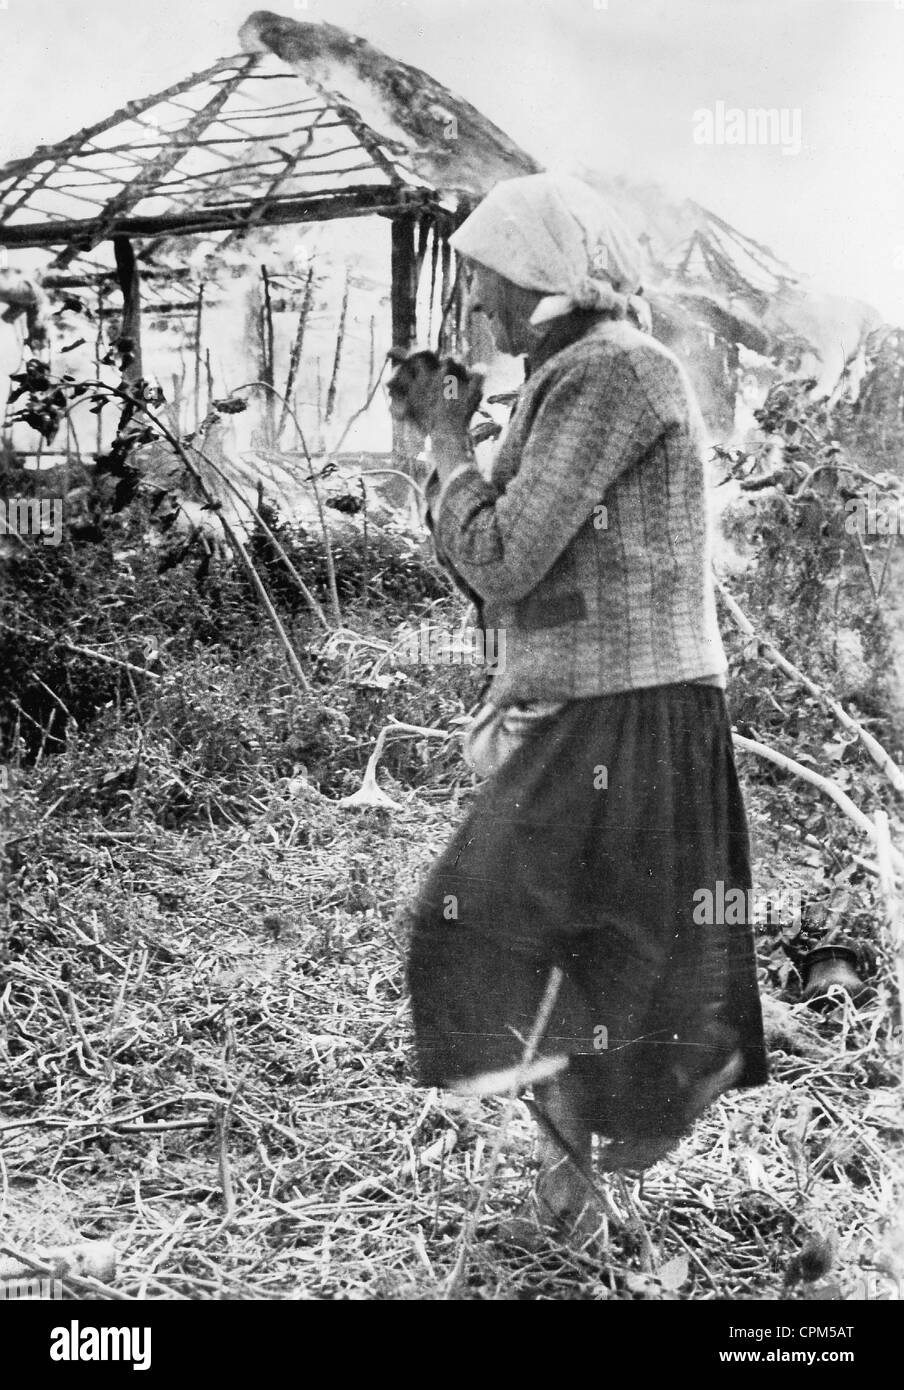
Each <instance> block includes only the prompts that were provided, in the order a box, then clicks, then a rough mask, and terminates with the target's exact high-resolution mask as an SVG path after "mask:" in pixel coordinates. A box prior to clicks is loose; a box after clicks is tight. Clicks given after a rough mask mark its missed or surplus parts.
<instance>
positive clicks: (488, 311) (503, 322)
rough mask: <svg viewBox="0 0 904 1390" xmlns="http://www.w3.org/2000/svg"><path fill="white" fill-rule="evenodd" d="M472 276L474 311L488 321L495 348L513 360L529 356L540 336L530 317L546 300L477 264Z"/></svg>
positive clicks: (474, 264) (473, 265)
mask: <svg viewBox="0 0 904 1390" xmlns="http://www.w3.org/2000/svg"><path fill="white" fill-rule="evenodd" d="M470 272H471V285H470V295H469V298H470V306H471V311H472V313H478V314H483V315H484V316H485V317H486V319H487V320H488V322H489V325H490V331H491V332H492V334H493V341H494V342H495V344H496V347H497V348H498V349H499V351H500V352H507V353H511V354H512V355H513V356H518V355H519V354H520V353H523V352H529V351H530V349H531V348H532V347H533V346H534V345H535V344H536V343H537V341H538V339H539V336H540V335H539V334H538V332H537V330H536V329H535V328H534V326H533V325H532V324H531V321H530V316H531V314H532V313H533V312H534V309H535V308H536V307H537V304H538V303H539V301H540V300H541V299H542V297H543V296H542V295H541V294H540V292H539V291H537V290H526V289H523V288H522V287H521V286H520V285H515V284H513V283H512V281H511V280H506V279H505V277H504V276H502V275H499V274H497V272H496V271H495V270H488V269H487V267H486V266H482V265H478V264H477V263H476V262H475V261H472V262H471V264H470Z"/></svg>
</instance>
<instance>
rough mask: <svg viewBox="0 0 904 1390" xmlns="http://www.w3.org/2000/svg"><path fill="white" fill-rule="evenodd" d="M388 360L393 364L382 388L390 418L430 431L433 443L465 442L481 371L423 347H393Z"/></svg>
mask: <svg viewBox="0 0 904 1390" xmlns="http://www.w3.org/2000/svg"><path fill="white" fill-rule="evenodd" d="M389 360H390V361H391V362H392V363H393V364H394V365H395V371H394V372H393V374H392V376H391V377H390V379H389V382H388V384H387V388H386V389H387V390H388V392H389V402H390V406H389V408H390V413H391V415H392V417H393V419H394V420H398V421H404V422H405V423H406V424H408V425H410V426H412V427H413V428H414V429H416V430H417V431H418V432H419V433H420V434H421V435H430V437H431V439H432V440H433V441H434V443H438V444H439V443H451V442H455V441H460V442H461V443H466V442H467V438H468V423H469V421H470V419H471V416H472V415H473V414H474V411H475V410H476V409H477V407H478V405H479V404H480V400H481V397H482V395H483V382H484V374H483V372H481V371H479V370H478V371H469V370H468V368H467V367H465V366H463V365H462V363H461V362H457V361H456V360H455V358H454V357H444V358H439V357H437V355H436V353H435V352H430V351H423V350H420V351H415V352H410V353H408V352H404V351H403V350H402V349H401V348H393V349H392V351H391V352H390V353H389Z"/></svg>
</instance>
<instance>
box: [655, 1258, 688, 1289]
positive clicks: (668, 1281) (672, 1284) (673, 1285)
mask: <svg viewBox="0 0 904 1390" xmlns="http://www.w3.org/2000/svg"><path fill="white" fill-rule="evenodd" d="M687 1275H688V1262H687V1256H686V1255H673V1257H672V1258H671V1259H670V1260H667V1261H666V1263H665V1264H664V1265H663V1266H662V1268H661V1269H660V1271H659V1282H660V1284H661V1285H662V1287H663V1288H664V1289H670V1290H674V1289H680V1288H681V1286H682V1284H685V1283H686V1282H687Z"/></svg>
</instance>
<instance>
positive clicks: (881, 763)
mask: <svg viewBox="0 0 904 1390" xmlns="http://www.w3.org/2000/svg"><path fill="white" fill-rule="evenodd" d="M716 588H717V589H718V591H719V593H720V595H721V597H722V601H723V602H724V604H725V607H726V608H727V609H728V611H729V613H730V614H731V616H732V618H733V619H734V621H735V623H736V624H737V626H738V628H739V629H740V630H741V632H743V633H744V635H745V637H749V638H750V639H751V640H752V641H754V642H756V644H757V650H758V652H759V654H760V656H762V657H763V658H764V660H766V661H768V662H770V663H771V664H772V665H773V666H778V667H779V669H780V670H782V671H784V673H785V675H786V676H790V677H791V679H792V680H794V681H796V682H797V683H798V685H802V686H803V687H804V689H805V690H809V692H810V694H811V695H814V696H815V697H816V699H817V700H819V701H820V702H821V703H822V704H823V705H824V706H825V708H826V709H827V710H829V711H830V712H831V713H832V714H833V715H834V716H835V718H836V719H837V720H838V722H839V724H842V725H843V726H844V728H845V729H848V730H849V731H850V733H852V734H856V736H857V738H859V740H860V742H861V743H862V744H863V746H864V748H865V749H866V750H867V752H868V753H869V755H870V757H871V758H872V760H873V762H874V763H875V764H876V766H877V767H878V768H881V770H882V771H883V772H884V773H885V775H886V777H887V778H888V780H889V782H891V784H892V786H893V787H894V789H895V791H896V792H897V793H898V795H899V796H904V770H902V769H901V768H900V767H899V766H898V764H897V763H896V762H895V761H894V759H893V758H892V756H891V754H890V753H889V752H888V751H887V750H886V749H885V748H883V747H882V744H881V743H879V741H878V739H875V738H874V737H873V735H872V734H871V733H870V732H869V730H868V729H865V728H864V727H863V725H862V724H861V723H860V722H859V720H857V719H854V717H853V716H852V715H850V714H848V712H847V710H846V709H844V707H843V706H842V705H840V704H839V703H838V701H837V700H836V699H835V698H834V696H832V695H830V694H829V693H828V691H826V690H823V688H822V686H820V685H817V684H816V682H815V681H813V680H811V679H810V677H809V676H807V675H805V674H804V672H803V671H801V670H799V669H798V667H797V666H795V665H793V663H792V662H790V661H789V660H788V659H787V657H784V656H782V654H781V652H780V651H779V650H778V648H777V647H774V646H773V645H772V643H771V642H768V641H766V640H765V639H764V638H761V637H759V636H758V634H757V632H756V630H755V629H754V626H753V624H752V623H751V621H750V619H749V618H748V617H747V615H746V614H745V613H744V612H743V610H742V609H741V608H740V607H739V606H738V604H737V603H736V602H735V600H734V599H733V598H732V596H731V594H730V593H729V592H728V590H727V589H726V588H725V586H724V584H723V583H722V582H721V580H719V579H717V580H716Z"/></svg>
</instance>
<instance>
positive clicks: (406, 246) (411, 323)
mask: <svg viewBox="0 0 904 1390" xmlns="http://www.w3.org/2000/svg"><path fill="white" fill-rule="evenodd" d="M416 230H417V218H416V217H415V216H414V215H413V214H412V213H410V212H406V213H403V214H402V215H401V216H400V217H395V218H393V222H392V296H391V303H392V345H393V347H401V348H410V347H414V344H415V342H416V340H417V253H416V251H415V235H416Z"/></svg>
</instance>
